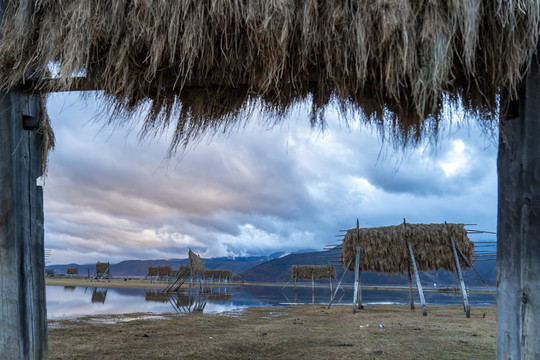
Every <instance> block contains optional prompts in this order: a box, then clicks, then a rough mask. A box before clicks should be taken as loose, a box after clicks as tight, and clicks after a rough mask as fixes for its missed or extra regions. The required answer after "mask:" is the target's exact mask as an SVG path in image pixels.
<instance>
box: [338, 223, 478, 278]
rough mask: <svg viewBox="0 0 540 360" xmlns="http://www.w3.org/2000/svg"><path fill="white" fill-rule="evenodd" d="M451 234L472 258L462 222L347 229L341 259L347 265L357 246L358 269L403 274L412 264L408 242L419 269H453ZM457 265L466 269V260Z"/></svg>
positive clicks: (352, 268)
mask: <svg viewBox="0 0 540 360" xmlns="http://www.w3.org/2000/svg"><path fill="white" fill-rule="evenodd" d="M450 237H452V238H453V239H454V242H455V244H456V248H457V249H459V250H461V252H463V254H464V255H465V256H466V257H467V258H468V259H469V260H470V261H471V263H472V261H473V257H474V243H473V242H472V241H471V240H469V238H468V236H467V231H466V230H465V227H464V226H463V224H401V225H397V226H385V227H377V228H363V229H351V230H348V231H347V233H346V234H345V237H344V239H343V250H342V253H341V262H342V263H343V267H346V266H347V264H348V263H349V261H350V260H351V258H352V259H353V261H352V264H351V266H350V267H349V270H350V271H354V265H355V260H354V257H355V256H356V246H358V245H359V246H360V270H364V271H375V272H385V273H401V274H403V273H404V272H405V271H406V270H407V269H408V268H409V266H412V263H411V262H410V261H411V257H410V254H409V250H408V248H407V245H408V244H409V245H411V248H412V250H413V253H414V258H415V260H416V265H417V267H418V270H419V271H428V270H439V269H441V268H442V269H445V270H449V271H453V269H454V267H455V264H456V263H455V259H454V254H453V251H452V245H451V242H450ZM460 266H461V267H462V268H463V269H466V268H467V267H468V266H467V264H466V262H465V261H463V260H462V259H460Z"/></svg>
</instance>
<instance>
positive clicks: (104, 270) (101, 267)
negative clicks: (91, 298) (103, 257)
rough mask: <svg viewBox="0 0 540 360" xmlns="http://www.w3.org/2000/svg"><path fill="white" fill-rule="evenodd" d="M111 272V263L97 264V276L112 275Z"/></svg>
mask: <svg viewBox="0 0 540 360" xmlns="http://www.w3.org/2000/svg"><path fill="white" fill-rule="evenodd" d="M110 273H111V270H110V269H109V263H108V262H106V263H105V262H104V263H102V262H99V261H98V262H97V263H96V275H97V276H99V275H103V274H110Z"/></svg>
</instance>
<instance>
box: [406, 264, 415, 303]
mask: <svg viewBox="0 0 540 360" xmlns="http://www.w3.org/2000/svg"><path fill="white" fill-rule="evenodd" d="M407 275H408V276H409V299H410V301H411V310H414V297H413V291H412V278H411V266H410V265H409V268H408V269H407Z"/></svg>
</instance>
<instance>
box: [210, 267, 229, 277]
mask: <svg viewBox="0 0 540 360" xmlns="http://www.w3.org/2000/svg"><path fill="white" fill-rule="evenodd" d="M206 277H207V278H211V277H213V278H214V279H232V271H231V270H219V269H216V270H206Z"/></svg>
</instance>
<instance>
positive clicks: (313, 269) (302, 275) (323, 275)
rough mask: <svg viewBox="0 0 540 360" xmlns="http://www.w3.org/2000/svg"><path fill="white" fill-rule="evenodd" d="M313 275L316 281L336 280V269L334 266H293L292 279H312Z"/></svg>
mask: <svg viewBox="0 0 540 360" xmlns="http://www.w3.org/2000/svg"><path fill="white" fill-rule="evenodd" d="M311 274H313V278H314V279H328V278H330V277H333V278H335V277H336V267H335V266H334V265H293V266H292V268H291V278H295V277H296V278H297V279H311Z"/></svg>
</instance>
